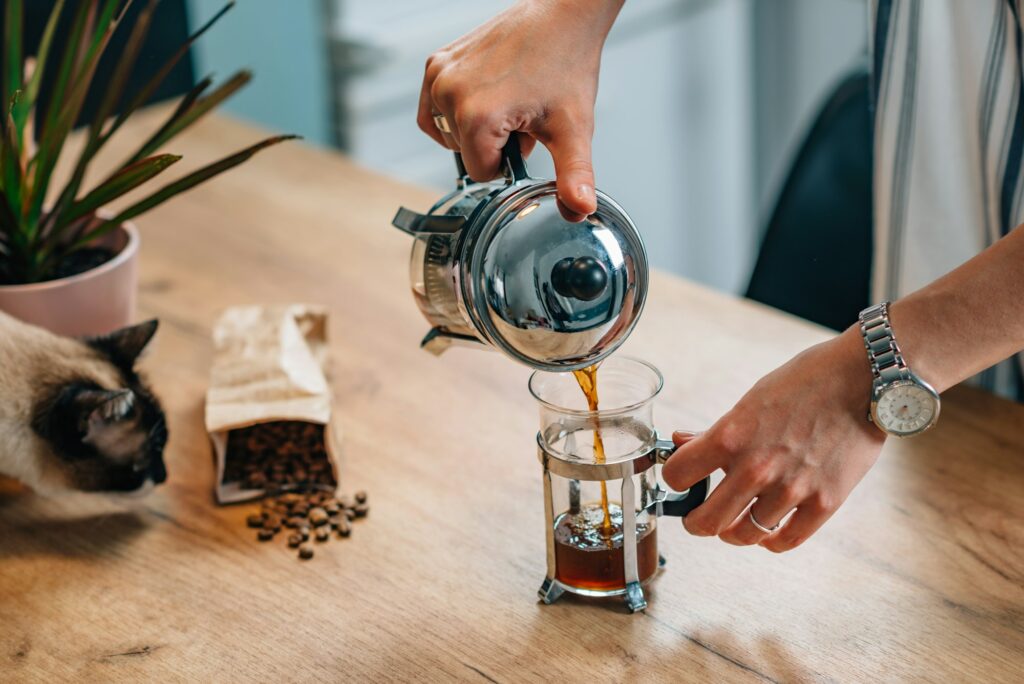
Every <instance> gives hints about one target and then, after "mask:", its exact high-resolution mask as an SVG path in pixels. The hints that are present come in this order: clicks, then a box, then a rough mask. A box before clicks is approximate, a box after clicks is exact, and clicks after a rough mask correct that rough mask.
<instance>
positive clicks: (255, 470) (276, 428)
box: [223, 421, 337, 490]
mask: <svg viewBox="0 0 1024 684" xmlns="http://www.w3.org/2000/svg"><path fill="white" fill-rule="evenodd" d="M223 481H224V482H225V483H227V482H238V483H239V484H240V485H241V486H242V487H244V488H245V489H262V490H267V489H277V488H279V487H281V486H287V485H308V484H319V485H327V486H333V485H336V484H337V483H336V482H335V480H334V473H333V472H332V469H331V465H330V462H329V461H328V459H327V447H326V443H325V440H324V426H323V425H316V424H315V423H305V422H299V421H279V422H274V423H261V424H259V425H253V426H250V427H246V428H240V429H238V430H232V431H231V432H230V433H228V444H227V453H226V457H225V461H224V479H223Z"/></svg>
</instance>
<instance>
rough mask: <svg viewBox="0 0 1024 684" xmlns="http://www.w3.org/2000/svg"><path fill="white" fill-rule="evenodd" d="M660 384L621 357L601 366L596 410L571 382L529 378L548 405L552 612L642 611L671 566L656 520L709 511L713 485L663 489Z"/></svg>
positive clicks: (545, 437)
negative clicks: (592, 602)
mask: <svg viewBox="0 0 1024 684" xmlns="http://www.w3.org/2000/svg"><path fill="white" fill-rule="evenodd" d="M662 383H663V381H662V376H661V373H660V372H659V371H658V369H657V368H655V367H654V366H652V365H651V364H649V363H646V362H644V361H640V360H638V359H632V358H629V357H624V356H619V355H616V356H613V357H611V358H610V359H607V360H606V361H604V362H603V363H602V364H601V379H600V385H601V387H600V388H599V389H600V392H601V404H602V406H601V409H600V410H597V411H592V410H590V409H589V407H588V406H587V405H586V404H585V402H582V400H581V392H580V389H579V386H578V384H577V382H576V380H575V379H574V378H573V376H572V374H570V373H553V372H544V371H535V372H534V373H533V375H532V376H531V377H530V392H531V394H533V396H534V398H535V399H536V400H537V402H538V404H539V405H540V430H539V431H538V433H537V455H538V458H539V460H540V463H541V469H542V474H543V480H544V519H545V527H546V530H547V531H546V541H547V544H546V548H547V554H546V555H547V572H546V574H545V577H544V580H543V582H542V583H541V587H540V590H539V592H538V593H539V595H540V598H541V600H542V601H544V603H553V602H555V601H556V600H558V598H559V597H561V596H562V595H563V594H564V593H565V592H570V593H573V594H578V595H581V596H588V597H609V596H622V597H623V598H624V600H625V602H626V607H627V608H628V609H629V610H630V612H636V611H640V610H644V609H645V608H646V607H647V599H646V597H645V595H644V588H645V585H646V584H647V583H648V582H650V581H651V580H652V579H653V578H654V577H655V576H656V575H657V574H658V573H659V572H660V571H661V569H662V568H663V567H664V565H665V560H664V558H662V556H661V555H660V554H659V553H658V537H657V532H658V529H657V525H658V519H659V518H660V517H662V516H675V517H684V516H686V514H687V513H689V512H690V511H692V510H693V509H694V508H696V507H697V506H699V505H700V504H702V503H703V502H704V499H705V498H706V496H707V492H708V487H709V479H708V478H704V479H703V480H701V481H699V482H697V483H696V484H694V485H693V486H692V487H690V488H689V489H688V490H686V491H685V492H674V491H671V490H670V489H667V488H666V487H664V486H663V485H662V484H661V483H660V482H659V477H658V472H657V471H658V466H660V465H661V464H662V463H664V461H665V460H666V459H667V458H668V457H669V456H670V455H672V452H673V451H675V445H674V444H673V442H672V441H671V440H664V439H661V438H660V437H659V436H658V432H657V430H656V429H655V428H654V420H653V404H654V399H655V397H656V396H657V395H658V393H659V392H660V391H661V388H662ZM599 440H600V444H601V448H600V449H596V448H595V444H596V443H598V441H599ZM599 454H600V456H599Z"/></svg>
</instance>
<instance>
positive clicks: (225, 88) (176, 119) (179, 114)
mask: <svg viewBox="0 0 1024 684" xmlns="http://www.w3.org/2000/svg"><path fill="white" fill-rule="evenodd" d="M251 80H252V72H250V71H246V70H243V71H239V72H238V73H237V74H235V75H234V76H232V77H231V78H230V79H228V80H227V81H226V82H225V83H223V84H222V85H221V86H220V87H219V88H217V89H216V90H214V91H213V92H212V93H210V94H209V95H207V96H206V97H204V98H202V99H201V100H198V101H195V98H192V94H193V93H194V92H196V91H197V90H199V88H200V86H202V85H203V84H202V83H201V84H200V85H199V86H196V88H195V89H193V93H189V94H188V95H186V96H185V99H183V100H182V103H181V105H180V106H179V107H178V108H177V109H176V110H175V111H174V114H172V115H171V117H170V118H169V119H168V120H167V122H166V123H165V124H164V125H163V126H161V127H160V129H159V130H158V131H157V132H156V133H154V134H153V136H152V137H150V139H149V140H147V141H146V142H145V143H143V145H142V147H140V148H139V150H138V152H136V153H135V154H134V155H132V157H131V159H130V160H129V163H130V162H134V161H136V160H138V159H142V158H143V157H148V156H149V155H151V154H153V153H154V152H156V151H157V150H158V149H160V147H161V146H162V145H163V144H165V143H166V142H167V141H169V140H171V139H172V138H174V137H175V136H176V135H178V134H179V133H181V132H182V131H183V130H185V129H186V128H188V127H189V126H191V125H192V124H194V123H195V122H196V121H198V120H199V119H201V118H202V117H203V116H204V115H206V114H207V113H209V112H210V111H211V110H213V109H214V108H216V107H217V105H219V104H220V103H222V102H223V101H224V100H226V99H228V98H229V97H231V96H232V95H234V94H235V93H236V92H238V90H240V89H241V88H242V87H244V86H245V85H246V84H247V83H248V82H249V81H251ZM206 83H208V80H207V81H206ZM190 98H191V99H192V102H194V105H193V104H192V102H190V101H189V100H190Z"/></svg>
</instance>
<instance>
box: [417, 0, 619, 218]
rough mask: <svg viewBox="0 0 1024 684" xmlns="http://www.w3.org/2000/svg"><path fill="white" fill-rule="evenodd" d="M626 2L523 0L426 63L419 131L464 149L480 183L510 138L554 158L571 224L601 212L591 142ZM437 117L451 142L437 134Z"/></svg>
mask: <svg viewBox="0 0 1024 684" xmlns="http://www.w3.org/2000/svg"><path fill="white" fill-rule="evenodd" d="M623 2H624V0H521V1H520V2H518V3H516V4H515V5H513V6H512V7H510V8H509V9H507V10H505V11H504V12H502V13H501V14H499V15H498V16H496V17H495V18H494V19H492V20H490V21H489V22H487V23H486V24H484V25H482V26H480V27H479V28H476V29H474V30H473V31H471V32H470V33H468V34H466V35H465V36H463V37H462V38H459V39H458V40H456V41H455V42H453V43H451V44H449V45H447V46H446V47H443V48H441V49H440V50H438V51H437V52H435V53H434V54H432V55H431V56H430V57H429V58H428V59H427V65H426V69H425V72H424V77H423V86H422V88H421V91H420V102H419V111H418V113H417V123H418V124H419V126H420V128H421V129H422V130H423V131H424V132H425V133H426V134H427V135H429V136H430V137H432V138H434V140H436V141H437V142H438V143H440V144H442V145H445V146H447V147H451V148H453V149H456V150H459V151H461V154H462V159H463V163H464V164H465V166H466V170H467V171H468V173H469V175H470V176H471V177H472V178H473V179H475V180H481V181H482V180H489V179H491V178H494V177H495V176H496V175H497V174H498V171H499V165H500V162H501V149H502V147H503V146H504V144H505V142H506V140H507V139H508V136H509V134H510V133H511V132H512V131H521V132H523V133H526V134H527V135H526V136H522V140H521V145H522V147H523V152H524V154H528V153H529V151H530V150H531V149H532V148H533V145H534V143H535V141H538V140H539V141H540V142H541V143H542V144H544V145H545V146H546V147H547V148H548V150H549V151H550V152H551V156H552V158H553V160H554V163H555V176H556V178H557V183H558V200H559V206H560V208H561V209H562V213H563V214H564V215H565V216H566V218H567V219H569V220H574V221H579V220H582V219H583V218H584V217H585V216H586V215H588V214H590V213H592V212H593V211H594V210H595V209H596V199H595V196H594V171H593V166H592V163H591V151H590V143H591V138H592V136H593V130H594V99H595V97H596V96H597V76H598V70H599V68H600V62H601V48H602V47H603V45H604V40H605V37H606V36H607V35H608V31H610V30H611V27H612V24H613V23H614V21H615V18H616V16H617V15H618V12H619V9H620V8H621V7H622V4H623ZM437 112H439V113H441V114H443V115H444V116H445V118H446V119H447V121H448V125H449V126H450V127H451V135H450V138H449V139H447V140H446V139H445V136H443V135H442V134H441V132H440V131H439V130H438V129H437V127H436V125H435V124H434V118H433V115H434V114H435V113H437Z"/></svg>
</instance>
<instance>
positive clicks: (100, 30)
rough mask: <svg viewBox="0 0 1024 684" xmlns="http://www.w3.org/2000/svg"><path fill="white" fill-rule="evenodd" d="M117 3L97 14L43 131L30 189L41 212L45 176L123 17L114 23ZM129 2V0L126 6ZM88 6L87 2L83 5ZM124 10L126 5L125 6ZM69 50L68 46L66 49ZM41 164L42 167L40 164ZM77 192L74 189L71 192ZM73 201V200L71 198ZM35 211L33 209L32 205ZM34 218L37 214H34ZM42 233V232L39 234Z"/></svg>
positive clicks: (67, 193) (109, 2)
mask: <svg viewBox="0 0 1024 684" xmlns="http://www.w3.org/2000/svg"><path fill="white" fill-rule="evenodd" d="M119 2H120V0H106V2H105V4H104V5H103V8H102V11H101V13H100V19H99V21H98V22H97V26H96V31H95V34H94V35H93V37H92V40H91V41H90V43H89V48H88V49H87V50H86V51H85V53H84V56H83V58H82V64H81V68H80V69H79V70H78V71H76V72H75V75H74V77H75V83H74V85H73V86H72V88H71V90H70V92H69V93H68V95H67V101H66V103H65V105H64V107H63V109H62V111H61V112H60V114H59V115H58V117H57V119H56V121H55V122H54V125H53V127H52V128H47V130H46V132H45V133H44V137H43V139H41V140H40V156H39V159H37V165H36V174H37V178H38V177H39V176H40V175H42V178H43V180H44V184H43V185H41V186H39V187H36V188H34V191H35V193H36V195H37V197H36V198H34V199H35V200H36V202H37V203H38V205H39V209H40V210H41V204H42V199H43V197H42V196H43V195H45V192H46V187H45V183H48V181H49V176H50V174H51V173H52V172H53V168H54V166H56V163H57V160H58V159H59V158H60V152H61V150H62V149H63V147H64V142H65V141H66V140H67V137H68V134H69V133H70V132H71V129H72V128H73V127H74V125H75V122H76V121H77V120H78V116H79V114H80V113H81V111H82V105H83V104H84V103H85V97H86V95H88V92H89V86H90V85H91V84H92V77H93V75H94V74H95V73H96V67H97V66H98V65H99V61H100V58H101V57H102V56H103V49H104V48H105V47H106V46H107V44H108V43H109V42H110V37H111V36H112V35H113V33H114V30H115V29H116V28H117V23H118V21H120V19H121V18H122V17H123V16H124V13H123V11H122V13H121V14H120V15H118V18H117V20H114V11H115V10H116V9H117V5H118V3H119ZM130 2H131V0H129V4H130ZM83 4H87V5H89V4H91V3H83ZM125 8H127V5H126V6H125ZM68 49H69V50H70V49H71V45H69V46H68ZM44 149H46V156H43V150H44ZM44 162H45V164H44ZM73 184H74V182H72V183H69V186H71V185H73ZM75 191H76V192H77V189H75ZM70 195H71V193H70V188H69V187H67V186H66V187H65V188H64V192H63V193H61V199H60V200H58V204H61V203H63V204H64V205H65V206H66V203H67V202H68V201H69V200H68V197H69V196H70ZM71 199H73V197H71ZM33 209H35V206H33ZM58 215H59V211H55V212H53V217H54V218H56V217H57V216H58ZM35 216H38V214H35ZM41 232H42V231H41Z"/></svg>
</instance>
